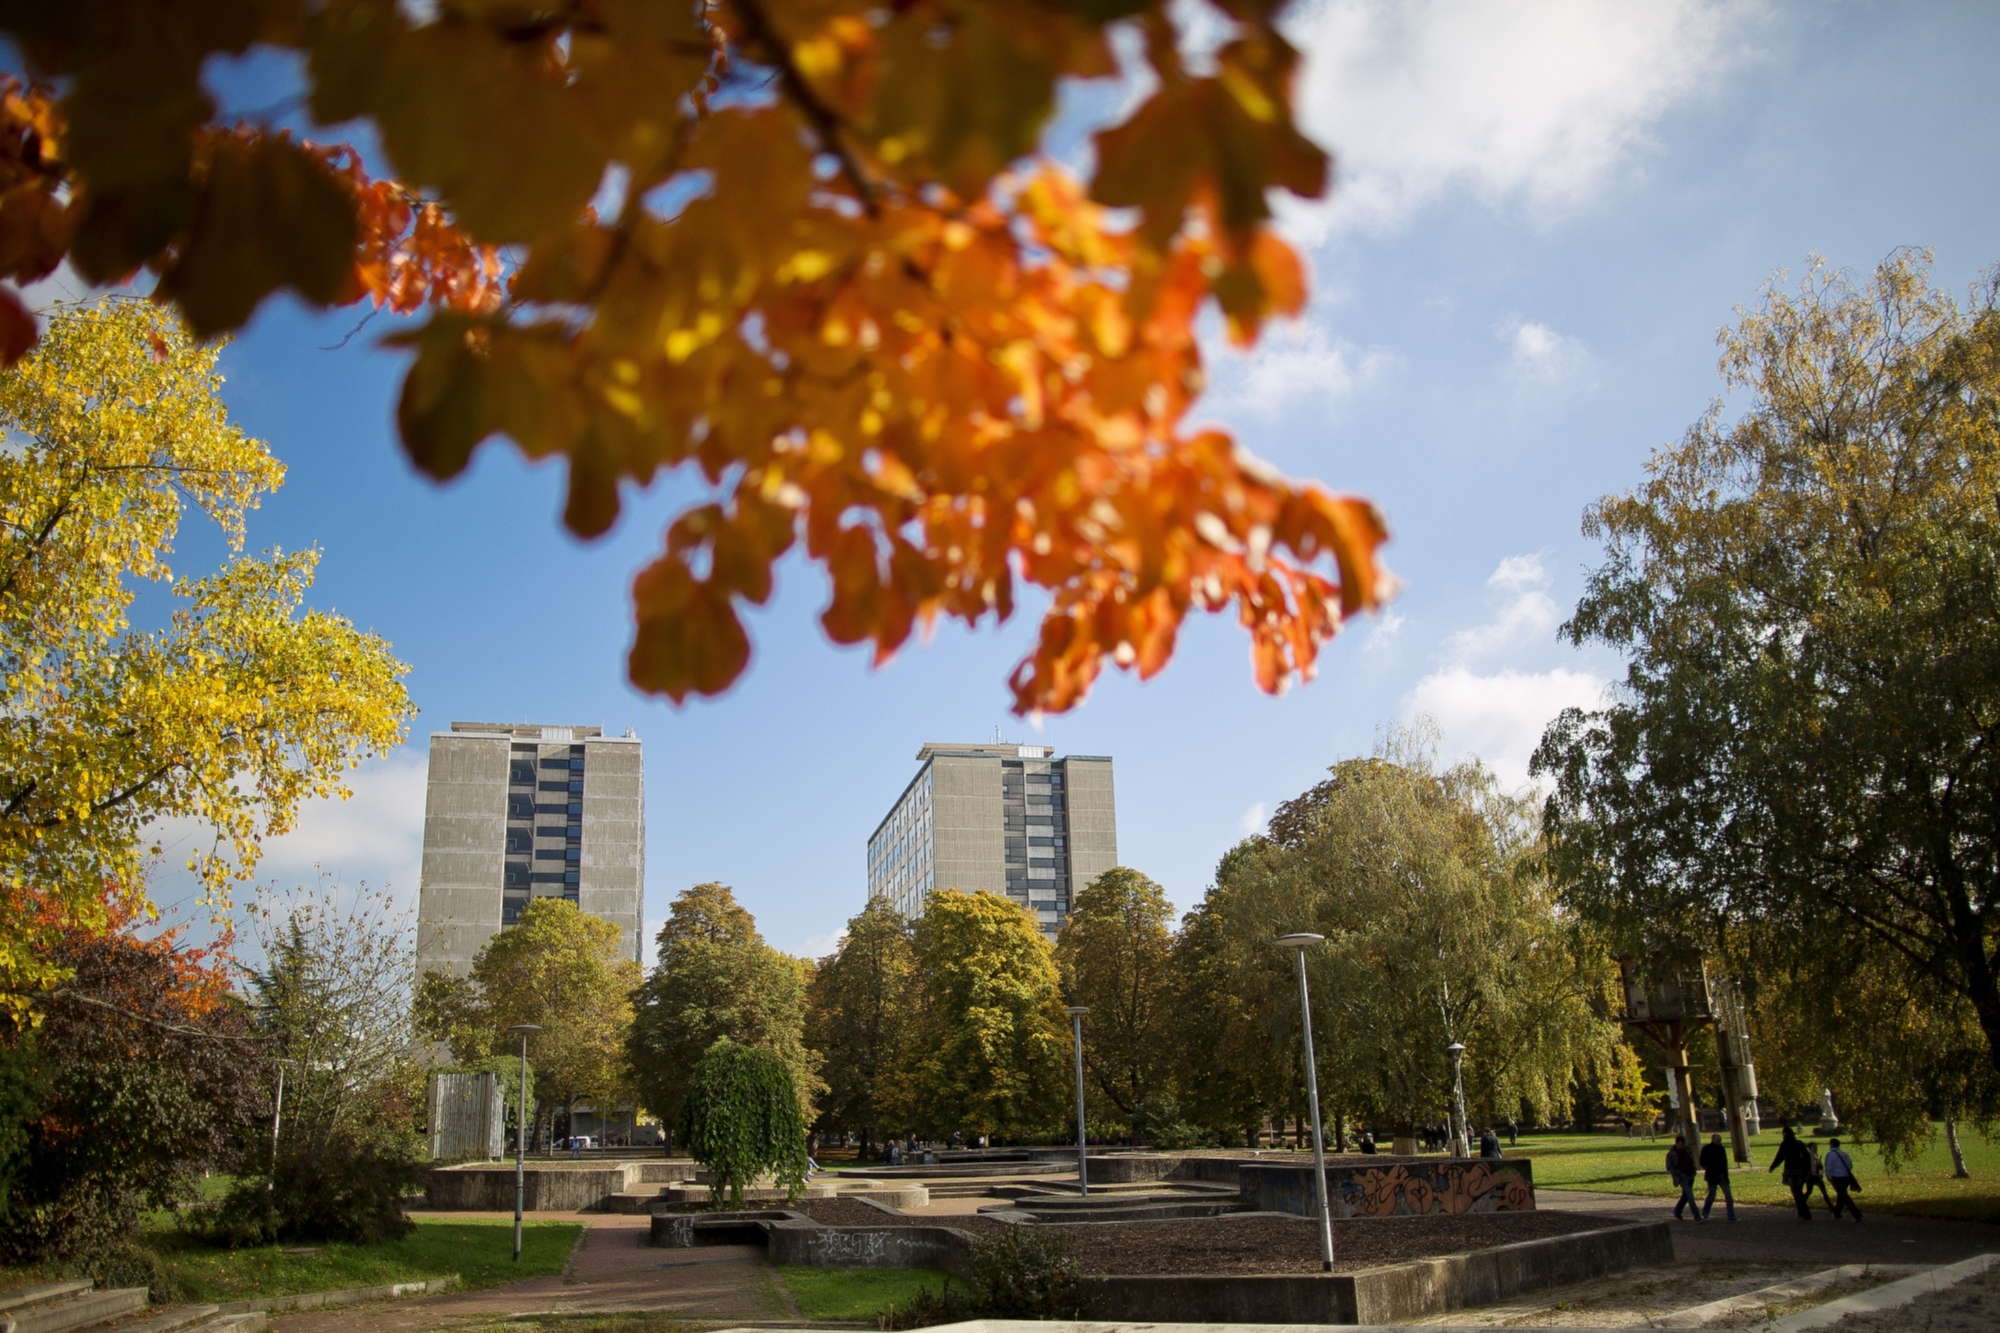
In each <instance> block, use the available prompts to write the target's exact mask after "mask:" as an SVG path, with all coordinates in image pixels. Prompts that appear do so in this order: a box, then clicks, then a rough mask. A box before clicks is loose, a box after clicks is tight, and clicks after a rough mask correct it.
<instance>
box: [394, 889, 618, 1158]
mask: <svg viewBox="0 0 2000 1333" xmlns="http://www.w3.org/2000/svg"><path fill="white" fill-rule="evenodd" d="M639 976H640V974H639V965H638V964H637V963H635V962H633V961H632V960H631V959H630V958H626V957H624V956H623V953H622V950H621V949H620V947H619V941H618V927H616V926H614V925H612V924H611V923H610V922H609V921H606V920H604V919H603V918H601V917H595V916H592V915H590V914H589V913H588V912H585V911H583V910H581V909H580V908H578V907H577V905H576V904H575V903H572V902H569V901H567V900H565V899H562V898H537V899H535V900H533V901H532V902H530V903H529V904H528V905H527V906H526V907H524V908H523V909H522V910H521V917H520V920H519V921H518V922H516V923H515V924H514V925H512V926H510V927H508V928H507V929H506V930H503V931H501V932H500V933H499V934H497V935H495V936H494V937H493V938H492V939H490V940H488V941H487V942H486V946H485V947H484V948H482V949H481V950H480V951H479V956H478V957H477V958H475V959H474V960H473V963H472V975H471V976H470V977H469V978H453V977H451V976H449V975H448V974H445V973H441V972H432V973H429V974H427V975H426V976H425V977H424V979H423V983H422V985H421V987H420V989H419V1001H418V1007H419V1011H420V1013H421V1015H422V1022H423V1025H424V1028H425V1031H426V1033H427V1034H428V1035H430V1036H432V1037H433V1039H440V1040H447V1041H450V1042H451V1043H452V1055H453V1057H454V1058H456V1059H457V1060H459V1061H460V1062H462V1063H466V1064H474V1063H478V1062H480V1061H483V1060H486V1059H488V1058H491V1057H493V1056H503V1055H506V1054H508V1053H509V1051H510V1048H511V1049H512V1050H513V1052H514V1053H516V1054H517V1055H518V1050H519V1048H518V1047H517V1046H516V1045H515V1039H514V1038H511V1037H509V1036H508V1035H507V1029H508V1028H510V1027H513V1026H514V1025H516V1024H519V1023H532V1024H535V1025H536V1026H538V1027H540V1028H541V1029H542V1030H541V1031H540V1032H538V1033H535V1034H534V1035H533V1036H531V1037H530V1038H529V1041H528V1060H529V1064H530V1065H531V1066H532V1067H533V1069H534V1075H535V1089H534V1091H535V1095H536V1097H537V1098H538V1101H539V1114H538V1119H539V1118H541V1117H547V1118H548V1119H549V1120H550V1121H551V1128H553V1120H554V1117H555V1114H556V1112H557V1110H558V1109H560V1110H561V1111H562V1112H563V1113H564V1114H565V1115H568V1114H571V1113H573V1112H574V1111H575V1109H576V1104H577V1103H578V1102H580V1101H589V1102H591V1103H593V1104H594V1105H596V1106H597V1107H598V1108H600V1110H602V1111H605V1112H607V1113H608V1111H609V1109H610V1108H611V1107H613V1106H615V1105H616V1104H617V1103H618V1102H619V1101H620V1100H622V1099H625V1098H627V1097H629V1096H630V1095H631V1091H632V1082H631V1078H630V1075H629V1071H628V1070H627V1068H626V1065H625V1048H626V1043H627V1041H628V1040H629V1036H630V1033H631V1030H632V1020H633V1008H632V999H631V997H632V993H633V991H634V990H635V989H637V987H638V986H639Z"/></svg>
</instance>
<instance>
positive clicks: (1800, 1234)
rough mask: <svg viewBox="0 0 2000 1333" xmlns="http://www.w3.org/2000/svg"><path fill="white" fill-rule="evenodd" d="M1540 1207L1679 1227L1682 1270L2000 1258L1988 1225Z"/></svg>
mask: <svg viewBox="0 0 2000 1333" xmlns="http://www.w3.org/2000/svg"><path fill="white" fill-rule="evenodd" d="M1535 1205H1536V1207H1538V1208H1545V1209H1548V1210H1549V1211H1551V1212H1567V1213H1597V1214H1601V1215H1603V1216H1605V1217H1607V1218H1619V1219H1628V1218H1629V1219H1631V1220H1633V1221H1639V1222H1669V1223H1672V1224H1673V1228H1674V1258H1675V1259H1677V1260H1679V1261H1680V1262H1682V1263H1701V1262H1704V1261H1708V1260H1726V1259H1738V1260H1755V1261H1760V1262H1780V1263H1789V1262H1799V1263H1806V1264H1810V1265H1811V1266H1812V1267H1814V1268H1831V1267H1834V1266H1835V1265H1837V1264H1951V1263H1957V1262H1958V1261H1959V1260H1960V1259H1970V1258H1971V1257H1972V1256H1973V1255H1975V1254H1986V1253H1989V1252H1992V1251H1995V1250H2000V1227H1994V1226H1989V1225H1987V1224H1985V1223H1982V1222H1944V1221H1938V1220H1935V1219H1932V1218H1927V1217H1891V1216H1887V1215H1884V1214H1880V1213H1868V1214H1865V1216H1866V1218H1867V1220H1866V1221H1864V1222H1859V1223H1857V1222H1854V1221H1852V1220H1850V1219H1848V1218H1844V1217H1843V1218H1841V1219H1840V1220H1838V1221H1835V1220H1834V1219H1833V1218H1832V1217H1831V1216H1830V1215H1829V1214H1828V1213H1827V1211H1826V1210H1825V1209H1824V1208H1818V1209H1815V1210H1814V1211H1813V1220H1812V1221H1810V1222H1801V1221H1799V1218H1798V1214H1797V1213H1795V1212H1793V1211H1792V1209H1791V1208H1790V1207H1772V1206H1770V1205H1768V1204H1740V1205H1738V1207H1737V1209H1736V1216H1737V1217H1738V1218H1739V1219H1741V1220H1740V1221H1737V1222H1734V1223H1732V1222H1729V1221H1726V1220H1724V1218H1723V1213H1722V1200H1721V1199H1719V1198H1718V1199H1717V1200H1716V1201H1715V1212H1714V1213H1713V1214H1711V1215H1710V1217H1709V1219H1708V1221H1706V1222H1688V1221H1680V1222H1675V1221H1674V1206H1673V1202H1672V1201H1671V1200H1665V1199H1651V1198H1644V1197H1641V1196H1639V1195H1633V1194H1597V1193H1591V1192H1587V1191H1584V1190H1555V1189H1538V1190H1536V1191H1535ZM1863 1207H1866V1205H1865V1204H1864V1205H1863Z"/></svg>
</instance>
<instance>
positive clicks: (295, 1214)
mask: <svg viewBox="0 0 2000 1333" xmlns="http://www.w3.org/2000/svg"><path fill="white" fill-rule="evenodd" d="M423 1171H424V1167H423V1164H422V1163H420V1162H419V1161H418V1160H417V1159H416V1157H415V1156H414V1154H412V1153H411V1152H410V1151H409V1147H408V1145H407V1144H406V1143H405V1142H402V1141H401V1140H400V1138H396V1139H384V1140H379V1141H367V1140H359V1139H356V1138H354V1137H353V1136H350V1135H344V1134H343V1135H338V1136H336V1137H334V1138H333V1139H332V1140H331V1141H330V1142H328V1143H327V1144H326V1145H325V1146H324V1147H322V1148H320V1149H318V1150H317V1151H312V1150H296V1149H295V1150H294V1151H292V1152H288V1153H283V1154H282V1155H281V1156H280V1157H279V1159H278V1167H277V1170H276V1172H275V1173H272V1174H270V1175H268V1176H267V1175H251V1176H241V1177H238V1179H237V1181H236V1184H235V1185H234V1187H233V1188H231V1190H230V1191H229V1194H228V1196H227V1197H225V1198H224V1199H223V1201H222V1202H221V1203H220V1204H219V1205H217V1206H216V1207H213V1208H204V1209H201V1210H199V1211H198V1212H192V1213H189V1214H185V1215H184V1216H185V1217H186V1219H187V1229H188V1230H189V1231H191V1232H193V1233H194V1234H196V1235H198V1236H200V1237H201V1238H202V1239H204V1240H207V1241H208V1242H210V1243H211V1244H216V1245H227V1246H231V1247H236V1246H245V1245H269V1244H271V1243H273V1242H276V1241H301V1240H309V1241H329V1240H340V1241H350V1242H352V1243H354V1244H357V1245H374V1244H377V1243H379V1242H381V1241H387V1240H400V1239H401V1238H402V1237H404V1236H407V1235H409V1234H410V1232H411V1231H413V1230H415V1229H416V1223H414V1222H412V1221H410V1219H409V1218H407V1217H405V1216H404V1215H403V1194H404V1192H405V1191H406V1190H408V1189H410V1188H412V1187H413V1186H415V1185H416V1184H417V1182H418V1181H420V1180H421V1179H422V1178H423Z"/></svg>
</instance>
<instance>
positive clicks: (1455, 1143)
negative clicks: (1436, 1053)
mask: <svg viewBox="0 0 2000 1333" xmlns="http://www.w3.org/2000/svg"><path fill="white" fill-rule="evenodd" d="M1445 1050H1447V1051H1449V1052H1451V1107H1452V1113H1453V1114H1454V1115H1456V1116H1457V1117H1458V1123H1457V1124H1456V1125H1454V1126H1453V1127H1452V1131H1451V1155H1452V1156H1453V1157H1470V1156H1472V1140H1471V1131H1470V1130H1468V1129H1466V1127H1465V1043H1464V1042H1462V1041H1455V1042H1453V1043H1452V1044H1451V1045H1449V1046H1447V1047H1445Z"/></svg>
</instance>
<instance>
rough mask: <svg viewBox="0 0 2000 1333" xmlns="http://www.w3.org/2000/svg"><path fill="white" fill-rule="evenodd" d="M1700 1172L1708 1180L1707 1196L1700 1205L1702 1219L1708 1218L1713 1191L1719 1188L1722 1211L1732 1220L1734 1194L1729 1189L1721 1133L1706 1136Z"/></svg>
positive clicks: (1734, 1202)
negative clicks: (1706, 1140)
mask: <svg viewBox="0 0 2000 1333" xmlns="http://www.w3.org/2000/svg"><path fill="white" fill-rule="evenodd" d="M1701 1174H1702V1176H1703V1178H1704V1179H1706V1180H1707V1181H1708V1198H1707V1199H1706V1200H1704V1201H1703V1202H1702V1205H1701V1217H1702V1220H1703V1221H1704V1222H1706V1221H1707V1220H1708V1215H1709V1213H1710V1212H1712V1211H1713V1210H1714V1208H1715V1192H1716V1191H1717V1190H1721V1191H1722V1207H1723V1212H1724V1214H1725V1215H1726V1216H1727V1217H1728V1218H1729V1220H1730V1221H1732V1222H1734V1221H1735V1220H1736V1196H1735V1194H1733V1193H1731V1192H1730V1189H1729V1150H1728V1149H1727V1148H1724V1147H1723V1146H1722V1135H1720V1134H1711V1135H1709V1136H1708V1144H1707V1146H1706V1147H1704V1148H1703V1149H1702V1150H1701Z"/></svg>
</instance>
